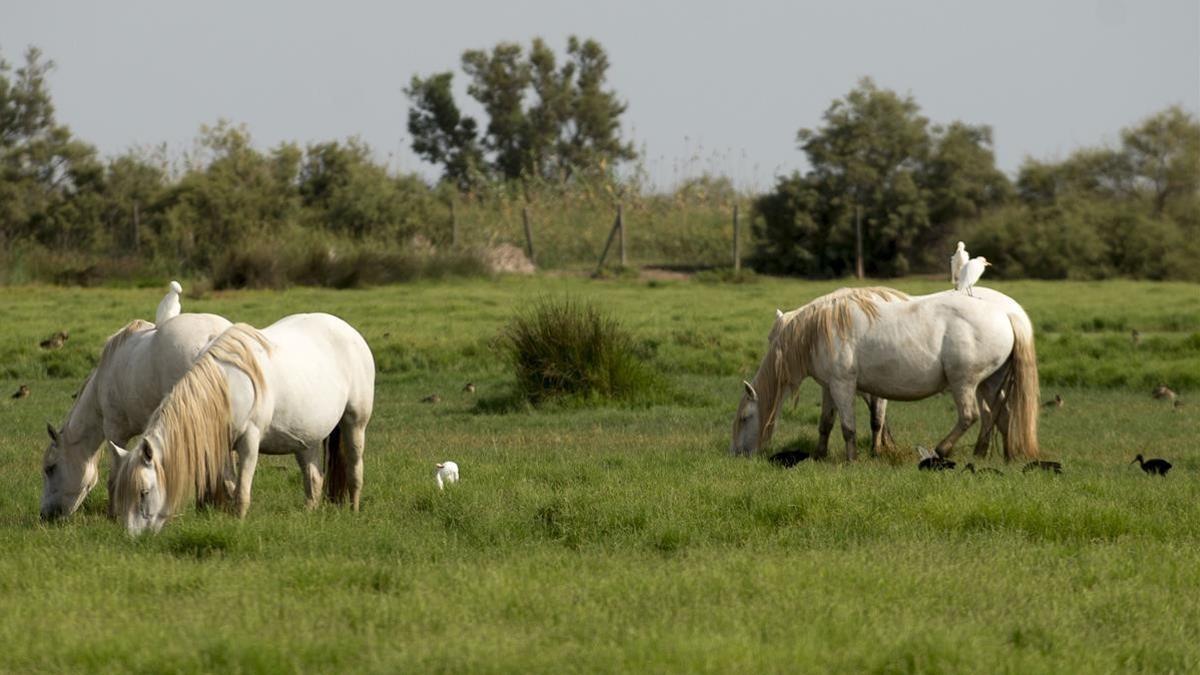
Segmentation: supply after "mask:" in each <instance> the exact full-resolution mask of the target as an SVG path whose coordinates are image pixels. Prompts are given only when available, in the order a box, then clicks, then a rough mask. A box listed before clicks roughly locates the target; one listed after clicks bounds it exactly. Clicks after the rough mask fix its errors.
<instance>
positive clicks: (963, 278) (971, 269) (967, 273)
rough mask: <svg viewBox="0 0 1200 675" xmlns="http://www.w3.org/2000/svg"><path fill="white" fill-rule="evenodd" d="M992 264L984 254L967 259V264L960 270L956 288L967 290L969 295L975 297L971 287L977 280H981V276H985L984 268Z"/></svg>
mask: <svg viewBox="0 0 1200 675" xmlns="http://www.w3.org/2000/svg"><path fill="white" fill-rule="evenodd" d="M991 264H992V263H990V262H988V261H987V258H985V257H983V256H979V257H978V258H971V259H970V260H968V261H967V264H966V265H963V268H962V270H960V271H959V273H958V283H957V284H956V285H955V288H957V289H958V290H960V291H966V292H967V295H969V296H971V297H975V294H974V293H972V292H971V288H972V287H973V286H974V285H975V282H977V281H979V277H981V276H983V270H984V268H986V267H988V266H990V265H991Z"/></svg>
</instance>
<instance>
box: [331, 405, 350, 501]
mask: <svg viewBox="0 0 1200 675" xmlns="http://www.w3.org/2000/svg"><path fill="white" fill-rule="evenodd" d="M349 494H350V465H349V463H348V462H346V449H345V448H344V447H343V443H342V425H341V423H340V422H339V423H338V425H337V426H335V427H334V428H333V431H331V432H329V438H326V439H325V495H326V496H327V497H328V498H329V501H331V502H333V503H334V504H340V503H342V502H344V501H346V497H347V496H349Z"/></svg>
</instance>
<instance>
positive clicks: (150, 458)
mask: <svg viewBox="0 0 1200 675" xmlns="http://www.w3.org/2000/svg"><path fill="white" fill-rule="evenodd" d="M142 461H143V462H145V464H146V466H150V465H152V464H154V450H153V449H151V448H150V444H149V443H147V442H146V441H142Z"/></svg>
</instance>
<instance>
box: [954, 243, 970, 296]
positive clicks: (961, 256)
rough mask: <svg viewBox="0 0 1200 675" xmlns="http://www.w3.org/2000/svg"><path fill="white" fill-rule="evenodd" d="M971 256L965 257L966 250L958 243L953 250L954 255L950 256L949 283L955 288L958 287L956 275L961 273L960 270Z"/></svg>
mask: <svg viewBox="0 0 1200 675" xmlns="http://www.w3.org/2000/svg"><path fill="white" fill-rule="evenodd" d="M970 258H971V256H969V255H967V249H966V247H965V246H964V245H963V243H962V242H961V241H960V242H958V248H956V249H954V255H952V256H950V283H951V284H953V285H954V287H955V288H957V287H958V275H959V274H961V273H962V268H963V266H964V265H966V264H967V261H968V260H970Z"/></svg>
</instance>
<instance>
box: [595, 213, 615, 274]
mask: <svg viewBox="0 0 1200 675" xmlns="http://www.w3.org/2000/svg"><path fill="white" fill-rule="evenodd" d="M620 227H621V207H620V206H619V205H618V206H617V217H616V219H615V220H613V226H612V229H611V230H609V231H608V240H607V241H605V242H604V250H603V251H602V252H601V253H600V262H598V263H596V274H599V273H600V270H602V269H604V259H605V258H607V257H608V249H610V248H612V243H613V238H615V237H616V236H617V229H619V228H620Z"/></svg>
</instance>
